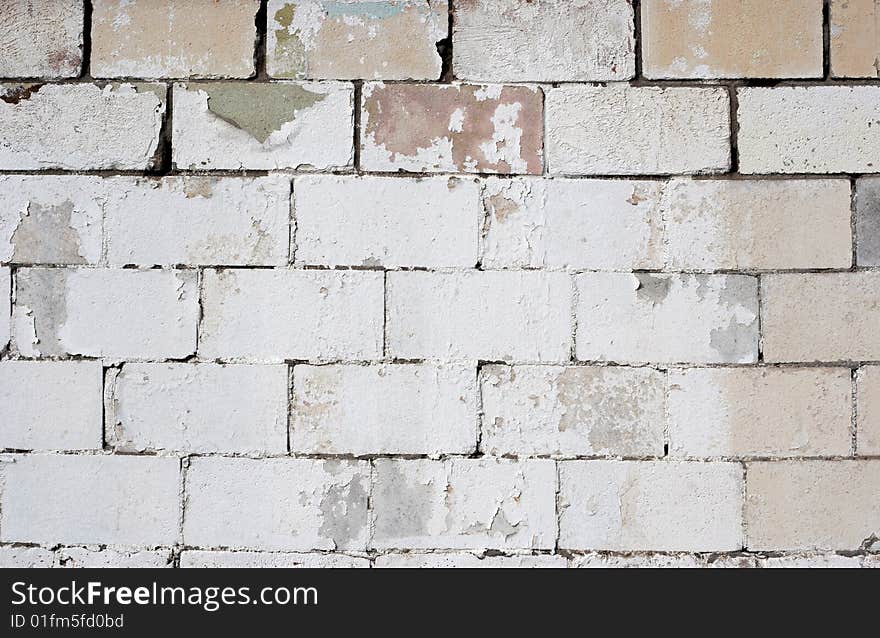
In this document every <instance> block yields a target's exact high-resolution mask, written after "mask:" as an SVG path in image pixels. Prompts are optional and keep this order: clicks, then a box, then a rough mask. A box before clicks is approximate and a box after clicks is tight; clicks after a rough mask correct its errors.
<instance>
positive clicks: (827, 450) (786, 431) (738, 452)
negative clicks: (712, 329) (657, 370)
mask: <svg viewBox="0 0 880 638" xmlns="http://www.w3.org/2000/svg"><path fill="white" fill-rule="evenodd" d="M668 401H669V404H668V413H669V426H668V427H669V453H670V454H671V455H672V456H691V457H707V456H766V457H791V456H823V455H827V456H834V455H842V456H845V455H848V454H849V453H850V447H851V444H852V441H851V438H852V437H851V431H850V429H851V420H852V419H851V417H852V379H851V374H850V370H849V368H724V369H722V368H692V369H685V370H670V371H669V398H668Z"/></svg>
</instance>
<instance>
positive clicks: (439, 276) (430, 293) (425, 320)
mask: <svg viewBox="0 0 880 638" xmlns="http://www.w3.org/2000/svg"><path fill="white" fill-rule="evenodd" d="M571 292H572V287H571V280H570V279H569V277H568V276H567V275H565V274H564V273H547V272H478V271H464V272H457V273H439V272H392V273H389V274H388V286H387V308H388V311H387V315H388V322H387V326H386V334H387V347H388V351H389V354H391V355H392V356H394V357H398V358H403V359H417V358H440V359H444V358H445V359H449V358H451V359H484V360H489V361H499V360H503V361H517V362H523V363H527V362H562V361H567V360H568V358H569V354H570V350H571V310H570V308H571Z"/></svg>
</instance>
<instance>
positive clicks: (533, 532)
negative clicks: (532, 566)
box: [372, 458, 556, 549]
mask: <svg viewBox="0 0 880 638" xmlns="http://www.w3.org/2000/svg"><path fill="white" fill-rule="evenodd" d="M374 467H375V475H374V476H375V485H374V487H373V492H372V503H373V512H374V516H375V524H374V528H373V529H374V531H373V540H372V547H373V548H375V549H469V548H470V549H476V548H482V549H550V548H552V547H553V545H554V543H555V540H556V513H555V491H556V467H555V465H554V463H553V461H550V460H547V459H529V460H523V461H508V460H500V459H488V458H486V459H463V458H452V459H447V460H445V461H433V460H429V459H417V460H411V461H408V460H398V459H377V460H376V461H375V464H374Z"/></svg>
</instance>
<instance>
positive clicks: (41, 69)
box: [0, 0, 84, 78]
mask: <svg viewBox="0 0 880 638" xmlns="http://www.w3.org/2000/svg"><path fill="white" fill-rule="evenodd" d="M83 14H84V11H83V1H82V0H52V2H34V1H33V0H6V1H5V2H4V3H3V11H2V12H0V42H3V48H4V51H3V59H2V61H0V77H6V78H15V77H20V78H36V77H42V78H71V77H76V76H77V75H79V73H80V69H81V68H82V45H83Z"/></svg>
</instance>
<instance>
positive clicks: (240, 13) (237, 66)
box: [91, 0, 260, 79]
mask: <svg viewBox="0 0 880 638" xmlns="http://www.w3.org/2000/svg"><path fill="white" fill-rule="evenodd" d="M259 7H260V3H259V0H223V2H216V0H94V1H93V2H92V56H91V72H92V75H93V76H94V77H96V78H118V77H137V78H151V79H152V78H186V77H204V78H246V77H250V76H252V75H254V73H255V70H254V41H255V40H256V36H257V28H256V25H255V17H256V14H257V10H258V9H259Z"/></svg>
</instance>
